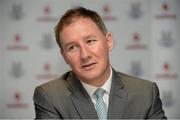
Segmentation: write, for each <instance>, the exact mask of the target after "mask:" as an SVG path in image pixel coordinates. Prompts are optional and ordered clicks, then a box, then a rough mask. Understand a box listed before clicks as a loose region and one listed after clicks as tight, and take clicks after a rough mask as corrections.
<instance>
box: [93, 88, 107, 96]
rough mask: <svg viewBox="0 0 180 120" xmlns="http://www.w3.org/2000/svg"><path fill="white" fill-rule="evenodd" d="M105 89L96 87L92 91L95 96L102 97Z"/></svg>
mask: <svg viewBox="0 0 180 120" xmlns="http://www.w3.org/2000/svg"><path fill="white" fill-rule="evenodd" d="M105 92H106V91H105V90H104V89H102V88H98V89H97V90H96V91H95V92H94V95H95V96H96V98H97V99H98V98H102V97H103V94H104V93H105Z"/></svg>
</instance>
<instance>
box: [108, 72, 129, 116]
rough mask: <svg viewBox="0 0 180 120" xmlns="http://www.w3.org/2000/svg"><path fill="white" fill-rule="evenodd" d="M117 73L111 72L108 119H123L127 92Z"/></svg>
mask: <svg viewBox="0 0 180 120" xmlns="http://www.w3.org/2000/svg"><path fill="white" fill-rule="evenodd" d="M120 79H121V78H120V76H119V75H118V73H117V72H116V71H115V70H113V77H112V85H111V92H110V98H109V109H108V119H120V118H123V113H124V110H125V107H126V103H127V92H126V91H125V90H124V89H123V88H124V85H123V83H122V81H121V80H120Z"/></svg>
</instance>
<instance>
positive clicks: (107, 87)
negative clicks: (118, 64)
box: [80, 67, 112, 97]
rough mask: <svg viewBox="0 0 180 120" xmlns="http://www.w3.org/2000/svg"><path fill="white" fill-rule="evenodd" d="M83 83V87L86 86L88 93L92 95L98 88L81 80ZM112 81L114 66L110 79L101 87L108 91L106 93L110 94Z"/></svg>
mask: <svg viewBox="0 0 180 120" xmlns="http://www.w3.org/2000/svg"><path fill="white" fill-rule="evenodd" d="M80 82H81V84H82V85H83V87H84V88H85V90H86V91H87V93H88V95H89V96H90V97H92V96H93V94H94V92H95V91H96V90H97V89H98V87H96V86H93V85H90V84H87V83H85V82H83V81H80ZM111 83H112V68H111V67H110V75H109V78H108V80H107V81H106V82H105V83H104V84H103V86H101V87H100V88H102V89H104V90H105V91H106V93H108V94H110V89H111Z"/></svg>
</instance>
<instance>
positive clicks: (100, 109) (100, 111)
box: [94, 88, 107, 119]
mask: <svg viewBox="0 0 180 120" xmlns="http://www.w3.org/2000/svg"><path fill="white" fill-rule="evenodd" d="M104 93H105V90H104V89H102V88H98V89H97V90H96V91H95V93H94V95H95V96H96V105H95V108H96V111H97V115H98V118H99V119H107V106H106V104H105V103H104V101H103V94H104Z"/></svg>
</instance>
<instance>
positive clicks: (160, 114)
mask: <svg viewBox="0 0 180 120" xmlns="http://www.w3.org/2000/svg"><path fill="white" fill-rule="evenodd" d="M147 117H148V119H167V117H166V116H165V113H164V111H163V108H162V102H161V99H160V96H159V89H158V87H157V85H156V83H153V86H152V105H151V108H150V110H149V113H148V116H147Z"/></svg>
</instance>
